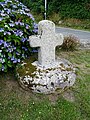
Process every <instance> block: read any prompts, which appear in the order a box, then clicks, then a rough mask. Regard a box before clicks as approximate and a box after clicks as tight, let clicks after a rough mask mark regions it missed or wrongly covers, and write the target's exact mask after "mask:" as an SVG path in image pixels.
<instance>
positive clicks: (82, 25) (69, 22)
mask: <svg viewBox="0 0 90 120" xmlns="http://www.w3.org/2000/svg"><path fill="white" fill-rule="evenodd" d="M32 14H33V15H34V17H35V20H36V22H39V21H40V20H43V19H44V16H43V15H42V14H39V15H37V14H35V13H32ZM47 19H49V20H51V21H53V22H54V23H55V24H56V25H57V26H60V27H70V28H74V29H79V30H86V31H90V20H89V19H81V20H80V19H75V18H66V19H63V20H62V19H61V18H60V16H59V14H56V13H54V14H52V15H50V16H48V17H47Z"/></svg>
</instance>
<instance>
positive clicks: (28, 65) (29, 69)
mask: <svg viewBox="0 0 90 120" xmlns="http://www.w3.org/2000/svg"><path fill="white" fill-rule="evenodd" d="M35 60H36V59H35V58H34V57H30V58H27V59H25V60H24V61H23V63H25V64H24V65H22V63H20V65H18V66H17V69H16V71H17V73H19V76H20V77H24V76H26V75H29V76H32V77H34V76H35V74H32V73H33V72H34V71H36V67H35V66H33V65H32V63H33V62H34V61H35Z"/></svg>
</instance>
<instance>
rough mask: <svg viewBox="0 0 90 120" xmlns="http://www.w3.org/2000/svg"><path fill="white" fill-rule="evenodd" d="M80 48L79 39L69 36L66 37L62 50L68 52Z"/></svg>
mask: <svg viewBox="0 0 90 120" xmlns="http://www.w3.org/2000/svg"><path fill="white" fill-rule="evenodd" d="M78 46H79V39H78V38H77V37H75V36H72V35H69V36H67V37H64V41H63V44H62V45H61V49H63V50H66V51H73V50H75V49H76V48H77V47H78Z"/></svg>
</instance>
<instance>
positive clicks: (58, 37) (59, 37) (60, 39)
mask: <svg viewBox="0 0 90 120" xmlns="http://www.w3.org/2000/svg"><path fill="white" fill-rule="evenodd" d="M55 36H56V41H55V43H56V46H58V45H62V43H63V40H64V36H63V34H61V33H59V34H58V33H56V35H55Z"/></svg>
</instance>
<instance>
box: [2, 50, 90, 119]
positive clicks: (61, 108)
mask: <svg viewBox="0 0 90 120" xmlns="http://www.w3.org/2000/svg"><path fill="white" fill-rule="evenodd" d="M56 54H57V55H58V56H60V57H61V58H66V59H68V60H69V61H71V62H72V63H73V64H74V66H75V67H76V68H77V80H76V83H75V84H74V86H73V87H72V88H70V89H68V90H67V91H65V92H63V93H62V94H51V95H40V94H35V93H31V92H28V91H24V90H23V89H22V88H20V86H19V85H18V83H17V80H16V79H15V77H14V75H13V72H9V73H6V74H5V73H4V74H0V120H89V119H90V50H78V51H75V52H63V51H60V50H59V49H58V50H57V53H56Z"/></svg>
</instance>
